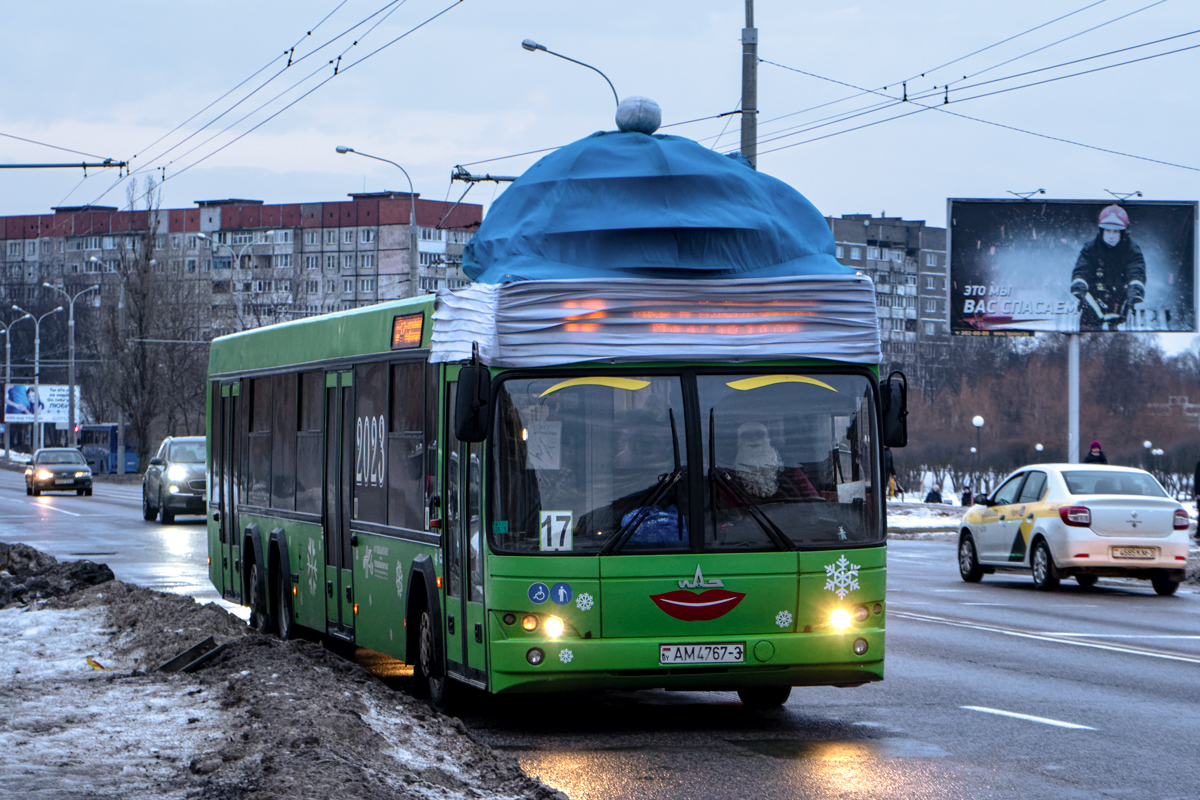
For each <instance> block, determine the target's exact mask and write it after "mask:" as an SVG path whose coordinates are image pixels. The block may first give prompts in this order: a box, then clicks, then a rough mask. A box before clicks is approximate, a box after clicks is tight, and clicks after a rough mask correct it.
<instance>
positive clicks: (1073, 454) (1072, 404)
mask: <svg viewBox="0 0 1200 800" xmlns="http://www.w3.org/2000/svg"><path fill="white" fill-rule="evenodd" d="M1067 463H1068V464H1078V463H1079V334H1078V333H1068V334H1067Z"/></svg>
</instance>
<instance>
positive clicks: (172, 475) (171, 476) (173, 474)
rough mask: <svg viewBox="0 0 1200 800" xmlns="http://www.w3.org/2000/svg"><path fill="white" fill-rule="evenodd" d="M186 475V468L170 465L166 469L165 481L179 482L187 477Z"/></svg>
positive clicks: (180, 465)
mask: <svg viewBox="0 0 1200 800" xmlns="http://www.w3.org/2000/svg"><path fill="white" fill-rule="evenodd" d="M187 474H188V471H187V467H185V466H184V465H183V464H172V465H171V466H169V467H167V480H169V481H181V480H183V479H184V478H186V477H187Z"/></svg>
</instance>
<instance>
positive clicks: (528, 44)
mask: <svg viewBox="0 0 1200 800" xmlns="http://www.w3.org/2000/svg"><path fill="white" fill-rule="evenodd" d="M521 47H524V48H525V49H526V50H528V51H529V52H531V53H536V52H537V51H538V50H541V51H542V52H543V53H549V54H550V55H552V56H558V57H559V58H561V59H563V60H564V61H570V62H571V63H572V64H578V65H579V66H581V67H587V68H588V69H590V70H591V71H592V72H595V73H596V74H597V75H599V76H600V77H601V78H604V80H605V82H606V83H607V84H608V88H610V89H612V93H613V100H615V101H616V102H617V107H618V108H619V107H620V106H621V98H619V97H617V90H616V87H614V86H613V83H612V81H610V80H609V79H608V76H607V75H605V74H604V73H603V72H601V71H600V70H598V69H596V68H595V67H593V66H592V65H591V64H585V63H583V62H582V61H576V60H575V59H573V58H569V57H568V56H564V55H563V54H562V53H556V52H554V51H553V50H547V49H546V45H544V44H538V43H537V42H535V41H534V40H533V39H526V40H525V41H523V42H521Z"/></svg>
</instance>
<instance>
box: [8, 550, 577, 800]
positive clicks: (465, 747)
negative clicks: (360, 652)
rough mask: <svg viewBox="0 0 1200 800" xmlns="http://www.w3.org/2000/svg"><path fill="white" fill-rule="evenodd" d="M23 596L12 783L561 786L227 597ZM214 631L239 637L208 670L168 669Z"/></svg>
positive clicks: (90, 788)
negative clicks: (284, 634)
mask: <svg viewBox="0 0 1200 800" xmlns="http://www.w3.org/2000/svg"><path fill="white" fill-rule="evenodd" d="M33 552H34V553H36V551H33ZM25 555H26V556H28V555H29V554H28V553H26V554H25ZM26 560H30V559H26ZM32 561H34V562H37V563H38V564H39V565H40V566H39V568H41V569H42V570H43V572H45V571H47V570H49V569H53V568H55V566H56V562H54V560H53V559H49V558H48V557H46V558H45V559H42V560H41V561H38V559H37V558H36V557H34V558H32ZM57 566H67V565H57ZM7 575H8V578H9V579H11V578H12V577H13V576H12V574H11V573H7ZM27 582H28V581H26V583H27ZM64 586H65V584H59V588H60V589H61V588H64ZM45 596H46V592H43V593H42V594H41V595H40V597H45ZM24 602H25V604H24V605H13V604H10V607H8V608H0V641H3V642H4V643H5V646H4V647H3V648H0V796H4V797H22V798H27V799H28V800H40V799H41V798H46V799H47V800H48V799H49V798H56V799H57V798H61V797H94V798H118V797H119V798H121V800H143V799H144V800H150V799H151V798H153V799H154V800H159V799H160V798H166V799H167V800H184V798H195V797H204V798H236V797H246V796H263V797H295V798H309V797H311V798H329V797H338V798H371V799H372V800H375V799H376V798H381V799H382V798H422V799H423V800H443V799H444V800H458V799H459V798H462V799H463V800H466V798H538V799H539V800H541V799H543V798H544V799H546V800H549V798H562V797H563V795H561V794H560V793H558V792H555V791H554V790H552V789H549V788H547V787H546V786H545V785H543V784H542V783H541V782H540V781H537V780H536V779H533V778H529V777H528V776H526V775H525V774H524V773H523V772H522V770H521V769H520V767H519V766H518V765H517V763H516V761H515V760H514V759H512V758H511V757H509V756H505V755H499V754H497V753H495V752H494V751H492V750H491V749H490V748H488V747H486V746H483V745H480V744H477V743H476V742H474V741H473V740H471V738H470V737H469V736H468V735H467V734H466V730H465V728H464V726H463V724H462V723H461V722H460V721H458V720H456V719H452V718H449V717H444V716H441V715H439V714H436V713H434V712H433V711H431V710H430V708H429V707H428V706H427V705H426V704H425V703H423V702H421V701H419V700H416V699H414V698H412V697H410V696H408V695H406V694H403V693H401V692H397V691H395V690H393V689H390V688H388V686H386V685H385V684H384V683H383V682H382V681H380V680H379V679H378V678H376V677H374V676H373V675H371V674H370V673H369V672H367V671H366V670H365V669H364V668H363V667H361V666H359V665H358V664H356V663H354V662H351V661H347V660H345V659H343V658H341V657H339V656H337V655H334V654H333V653H331V652H329V651H328V650H326V649H324V648H322V647H321V646H320V645H318V644H314V643H311V642H307V641H290V642H284V641H281V640H279V639H278V638H275V637H270V636H265V635H260V634H257V633H253V632H251V631H250V630H249V629H248V628H247V626H246V625H245V624H244V623H243V622H242V621H241V620H239V619H237V618H236V617H234V616H232V615H230V614H228V613H227V612H225V611H223V610H221V609H220V608H217V607H216V606H213V605H199V604H197V603H195V602H194V601H193V600H192V599H191V598H188V597H182V596H178V595H168V594H163V593H161V592H155V591H151V590H148V589H143V588H140V587H136V586H131V585H127V584H123V583H121V582H119V581H108V582H106V583H102V584H100V585H98V586H94V587H90V588H85V589H83V590H79V589H77V588H76V589H72V590H71V591H69V592H65V593H62V594H60V595H59V596H57V597H50V599H33V598H31V597H29V596H28V594H26V596H25V597H24ZM209 636H212V637H213V638H214V639H215V640H216V641H217V642H218V643H222V644H224V645H225V646H224V648H223V650H222V651H221V652H220V653H219V654H218V655H217V656H216V657H215V658H214V659H213V660H212V661H211V662H210V663H209V664H208V665H206V666H205V667H203V668H202V669H200V670H199V671H197V672H195V673H192V674H185V673H163V672H157V671H155V667H157V666H158V665H160V664H162V663H163V662H165V661H167V660H168V659H169V658H171V657H172V656H174V655H176V654H177V653H179V652H181V651H183V650H185V649H187V648H188V647H190V646H192V645H194V644H196V643H197V642H199V641H201V640H203V639H204V638H206V637H209Z"/></svg>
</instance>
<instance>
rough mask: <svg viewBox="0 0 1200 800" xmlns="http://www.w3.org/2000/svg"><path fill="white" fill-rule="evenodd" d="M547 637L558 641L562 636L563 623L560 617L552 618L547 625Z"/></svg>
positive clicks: (547, 621)
mask: <svg viewBox="0 0 1200 800" xmlns="http://www.w3.org/2000/svg"><path fill="white" fill-rule="evenodd" d="M545 630H546V635H547V636H549V637H550V638H551V639H557V638H558V637H560V636H562V632H563V621H562V620H561V619H559V618H558V617H550V618H549V619H547V620H546V624H545Z"/></svg>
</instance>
